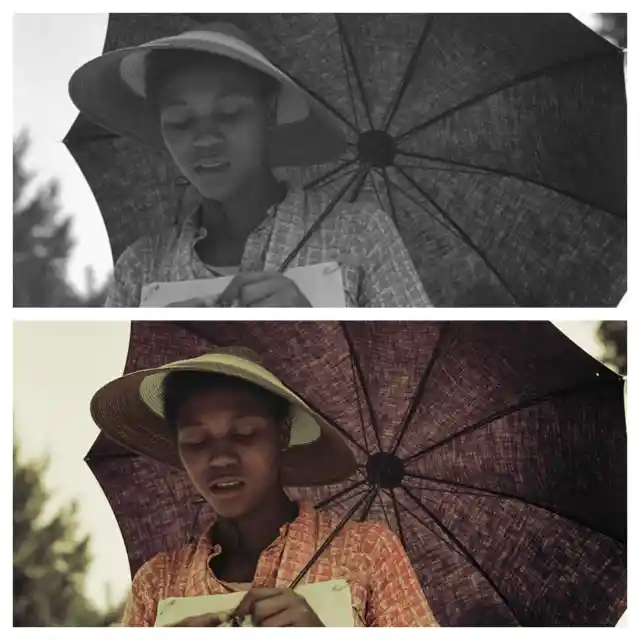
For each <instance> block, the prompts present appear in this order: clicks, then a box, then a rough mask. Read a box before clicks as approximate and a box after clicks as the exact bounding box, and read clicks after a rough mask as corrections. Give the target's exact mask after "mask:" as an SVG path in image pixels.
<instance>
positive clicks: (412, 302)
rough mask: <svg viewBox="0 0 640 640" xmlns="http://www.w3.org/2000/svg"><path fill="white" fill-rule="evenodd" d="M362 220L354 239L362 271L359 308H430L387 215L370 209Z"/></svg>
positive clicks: (404, 249) (408, 257)
mask: <svg viewBox="0 0 640 640" xmlns="http://www.w3.org/2000/svg"><path fill="white" fill-rule="evenodd" d="M362 220H363V222H364V223H365V225H366V226H365V228H364V229H361V230H360V232H359V233H358V234H357V238H356V242H358V243H359V249H360V253H361V257H362V260H363V269H364V276H363V281H362V285H361V287H360V295H359V296H358V298H359V299H358V304H359V306H361V307H394V308H406V307H431V306H433V305H432V304H431V301H430V300H429V297H428V295H427V294H426V292H425V290H424V287H423V286H422V282H421V280H420V277H419V276H418V273H417V271H416V268H415V266H414V264H413V261H412V260H411V257H410V256H409V252H408V250H407V248H406V246H405V244H404V242H403V240H402V238H401V237H400V234H399V233H398V230H397V229H396V226H395V224H393V222H392V221H391V219H390V218H389V216H388V215H387V214H386V213H385V212H384V211H382V210H381V209H372V210H369V211H366V212H365V213H364V214H363V216H362Z"/></svg>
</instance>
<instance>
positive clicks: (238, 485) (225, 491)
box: [209, 480, 245, 497]
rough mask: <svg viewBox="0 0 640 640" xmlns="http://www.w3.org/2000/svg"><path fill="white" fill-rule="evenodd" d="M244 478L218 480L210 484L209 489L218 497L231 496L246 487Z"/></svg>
mask: <svg viewBox="0 0 640 640" xmlns="http://www.w3.org/2000/svg"><path fill="white" fill-rule="evenodd" d="M244 486H245V483H244V480H216V482H213V483H211V484H210V485H209V491H210V492H211V494H212V495H214V496H216V497H230V496H233V495H235V494H237V493H239V492H241V491H242V490H243V489H244Z"/></svg>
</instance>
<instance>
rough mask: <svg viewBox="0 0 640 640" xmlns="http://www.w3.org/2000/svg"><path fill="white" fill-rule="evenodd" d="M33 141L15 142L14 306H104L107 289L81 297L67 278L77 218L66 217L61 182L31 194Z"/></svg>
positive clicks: (52, 183) (21, 139)
mask: <svg viewBox="0 0 640 640" xmlns="http://www.w3.org/2000/svg"><path fill="white" fill-rule="evenodd" d="M28 148H29V140H28V138H27V136H26V135H25V134H22V135H20V136H19V137H18V139H17V140H15V141H14V145H13V306H14V307H71V306H100V305H101V304H102V302H103V300H104V298H105V293H106V292H105V291H104V290H99V289H95V288H94V289H92V290H91V291H90V292H89V293H88V295H87V296H86V297H82V296H79V295H78V294H77V293H76V292H75V291H74V290H73V288H72V287H71V286H70V285H69V283H68V282H67V281H66V276H65V271H66V267H67V263H68V260H69V253H70V251H71V249H72V248H73V242H72V239H71V221H70V220H69V219H68V218H62V217H61V215H60V205H59V202H58V192H59V186H58V184H57V183H56V182H55V181H50V182H48V183H47V184H46V185H45V186H44V187H40V188H39V189H38V190H37V191H36V193H35V194H34V195H31V194H28V193H27V192H28V190H29V188H30V186H31V183H32V180H33V175H31V174H30V173H28V172H27V171H26V169H25V167H24V158H25V155H26V153H27V151H28Z"/></svg>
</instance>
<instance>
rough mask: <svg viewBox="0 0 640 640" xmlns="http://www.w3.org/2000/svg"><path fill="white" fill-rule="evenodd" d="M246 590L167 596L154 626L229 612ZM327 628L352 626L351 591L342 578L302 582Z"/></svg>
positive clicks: (302, 591) (304, 592) (299, 590)
mask: <svg viewBox="0 0 640 640" xmlns="http://www.w3.org/2000/svg"><path fill="white" fill-rule="evenodd" d="M245 593H246V591H238V592H235V593H228V594H222V595H215V596H195V597H191V598H168V599H166V600H161V601H160V602H159V603H158V614H157V617H156V623H155V626H156V627H166V626H167V625H170V624H174V623H175V622H178V621H180V620H183V619H184V618H188V617H191V616H198V615H202V614H205V613H226V612H230V611H233V609H235V608H236V607H237V606H238V605H239V604H240V601H241V600H242V598H243V597H244V594H245ZM296 593H299V594H300V595H301V596H303V597H304V598H305V600H306V601H307V602H308V604H309V606H310V607H311V608H312V609H313V610H314V611H315V613H316V615H317V616H318V618H320V620H322V622H323V624H324V625H325V626H327V627H353V626H355V625H354V620H353V616H354V614H353V609H352V603H351V590H350V589H349V584H348V583H347V581H346V580H329V581H328V582H315V583H313V584H305V585H302V586H300V587H298V588H297V589H296Z"/></svg>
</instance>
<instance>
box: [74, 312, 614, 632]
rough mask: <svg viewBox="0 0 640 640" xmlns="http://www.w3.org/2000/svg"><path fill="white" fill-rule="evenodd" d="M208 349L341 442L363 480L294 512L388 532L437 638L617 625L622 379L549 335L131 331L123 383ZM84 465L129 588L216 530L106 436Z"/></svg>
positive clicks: (156, 467) (469, 325) (190, 496)
mask: <svg viewBox="0 0 640 640" xmlns="http://www.w3.org/2000/svg"><path fill="white" fill-rule="evenodd" d="M212 345H220V346H229V345H243V346H247V347H249V348H251V349H253V350H255V351H256V352H257V353H258V354H260V355H261V357H262V358H263V360H264V363H265V365H266V366H267V367H268V368H269V369H271V370H272V371H273V372H274V373H275V374H276V375H278V376H279V377H280V378H281V379H282V380H283V382H284V383H285V384H287V385H288V386H290V387H291V388H292V389H293V390H294V391H296V393H298V394H299V395H300V396H301V397H303V398H304V399H305V401H306V402H307V403H308V404H309V405H310V406H311V407H313V408H314V409H315V410H316V411H318V412H319V413H321V414H322V415H323V416H324V417H325V418H326V419H327V420H329V421H330V422H331V423H332V424H334V425H335V426H336V427H337V428H338V429H340V430H341V431H342V432H343V433H344V434H345V437H346V438H347V440H348V442H349V443H350V446H351V447H352V449H353V451H354V453H355V455H356V456H357V459H358V463H359V465H360V466H359V470H358V472H357V473H356V474H355V475H354V476H353V477H351V478H350V479H348V480H347V481H345V482H344V483H342V484H339V485H335V486H327V487H320V488H313V489H295V490H291V491H290V493H291V496H292V497H293V498H304V499H307V500H311V501H313V502H314V504H316V505H317V507H318V508H323V509H331V510H332V511H333V512H335V513H336V514H337V515H339V516H343V517H344V515H345V514H353V517H355V518H360V519H364V518H369V519H372V520H376V521H379V522H382V523H385V524H387V526H389V527H390V528H391V529H392V530H393V531H394V532H395V533H396V534H397V535H398V536H399V538H400V540H401V541H402V544H403V545H404V547H405V549H406V551H407V553H408V555H409V557H410V559H411V560H412V562H413V564H414V566H415V569H416V571H417V573H418V575H419V578H420V581H421V584H422V587H423V589H424V591H425V594H426V596H427V598H428V600H429V602H430V604H431V606H432V608H433V610H434V613H435V615H436V617H437V619H438V621H439V623H440V624H441V625H465V626H466V625H473V626H480V625H482V626H484V625H490V626H496V625H498V626H511V625H533V626H541V625H544V626H546V625H613V624H615V622H616V621H617V620H618V619H619V617H620V616H621V615H622V613H623V612H624V610H625V607H626V435H625V418H624V408H623V385H622V380H621V378H619V377H618V376H617V375H616V374H614V373H613V372H611V371H610V370H609V369H607V368H605V367H604V366H602V365H600V364H599V363H598V362H596V361H595V360H593V359H592V358H591V357H590V356H588V355H587V354H586V353H584V352H583V351H582V350H580V349H579V348H578V347H577V346H576V345H575V344H574V343H573V342H571V341H570V340H568V339H567V338H566V337H565V336H564V335H563V334H562V333H560V332H559V331H558V330H557V329H556V328H555V327H553V325H551V324H550V323H535V322H533V323H526V322H518V323H499V322H453V323H428V322H350V323H335V322H188V323H161V322H134V323H133V324H132V334H131V343H130V349H129V354H128V359H127V363H126V370H127V371H134V370H138V369H141V368H147V367H152V366H157V365H160V364H163V363H165V362H168V361H171V360H174V359H178V358H185V357H192V356H196V355H200V354H202V353H204V352H207V351H208V350H209V349H210V348H211V346H212ZM87 462H88V464H89V466H90V468H91V470H92V471H93V473H94V474H95V476H96V478H97V480H98V482H99V483H100V485H101V486H102V488H103V490H104V492H105V494H106V496H107V498H108V500H109V502H110V504H111V506H112V508H113V511H114V513H115V516H116V519H117V521H118V523H119V526H120V529H121V532H122V535H123V538H124V542H125V546H126V549H127V552H128V556H129V559H130V565H131V570H132V572H135V571H136V570H137V569H138V568H139V567H140V566H141V564H142V563H143V562H145V561H146V560H148V559H149V558H151V557H152V556H153V555H155V554H156V553H159V552H162V551H167V550H169V549H173V548H176V547H180V546H182V545H183V544H185V542H186V541H187V540H188V539H190V537H192V536H196V535H198V534H199V533H201V532H202V531H203V530H204V528H205V527H206V526H208V525H210V524H211V523H212V522H213V520H214V517H215V516H214V514H213V512H212V511H211V510H210V509H209V507H208V505H206V504H205V505H203V504H202V501H201V500H200V502H198V500H197V494H196V493H195V491H194V489H193V488H192V487H191V485H190V482H189V480H188V479H187V476H186V473H184V472H182V471H180V470H178V469H169V468H167V467H165V466H164V465H162V464H159V463H155V462H153V461H151V460H147V459H145V458H144V457H142V456H139V455H137V454H134V453H132V452H129V451H126V450H124V449H122V448H120V447H119V446H116V445H115V444H114V443H113V442H112V441H110V440H108V439H107V438H105V437H104V436H100V437H99V438H98V439H97V440H96V442H95V444H94V446H93V447H92V448H91V450H90V452H89V453H88V455H87ZM327 464H331V461H330V460H328V461H327ZM372 488H374V489H373V491H372ZM363 498H364V502H363Z"/></svg>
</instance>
